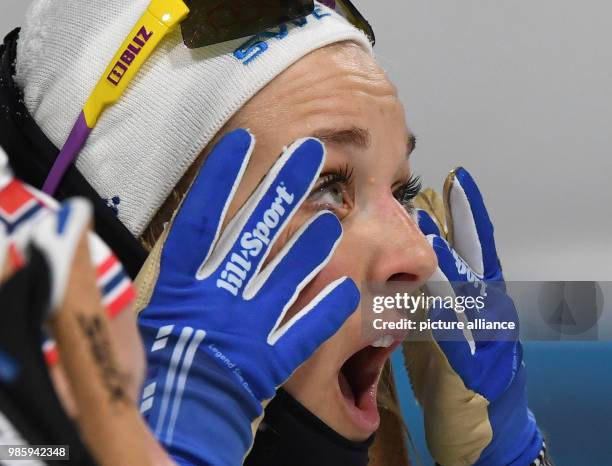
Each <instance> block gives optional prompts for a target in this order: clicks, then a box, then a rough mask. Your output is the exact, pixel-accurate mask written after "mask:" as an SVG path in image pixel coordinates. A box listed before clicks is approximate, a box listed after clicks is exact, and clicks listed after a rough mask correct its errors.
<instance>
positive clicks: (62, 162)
mask: <svg viewBox="0 0 612 466" xmlns="http://www.w3.org/2000/svg"><path fill="white" fill-rule="evenodd" d="M320 3H322V4H324V5H326V6H328V7H330V8H332V9H334V10H335V11H336V12H337V13H339V14H340V15H342V16H343V17H345V18H346V19H347V20H348V21H349V22H350V23H351V24H352V25H353V26H355V27H356V28H358V29H360V30H362V31H363V32H364V33H365V34H366V35H367V36H368V38H369V39H370V41H371V42H372V45H374V41H375V37H374V31H373V30H372V27H371V26H370V24H369V23H368V22H367V21H366V20H365V18H364V17H363V16H362V15H361V14H360V13H359V10H357V8H355V6H354V5H353V4H352V3H351V2H350V1H348V0H322V1H321V2H320ZM315 8H316V5H315V3H314V1H313V0H152V1H151V3H150V4H149V6H148V8H147V10H146V11H145V13H144V14H143V15H142V17H141V18H140V19H139V20H138V22H137V23H136V25H135V26H134V28H133V29H132V31H131V32H130V34H129V35H128V36H127V38H126V39H125V40H124V42H123V44H122V45H121V47H120V48H119V50H118V51H117V53H116V54H115V56H114V57H113V59H112V61H111V62H110V64H109V65H108V67H107V69H106V70H105V71H104V74H103V75H102V77H101V78H100V80H99V81H98V83H97V85H96V87H95V88H94V90H93V92H92V93H91V95H90V96H89V98H88V99H87V102H85V106H84V107H83V111H82V112H81V114H80V115H79V117H78V119H77V121H76V122H75V124H74V126H73V128H72V130H71V132H70V134H69V135H68V139H67V140H66V143H65V144H64V146H63V147H62V149H61V151H60V153H59V155H58V157H57V159H56V160H55V162H54V164H53V166H52V167H51V171H50V172H49V175H48V176H47V179H46V181H45V183H44V185H43V191H44V192H46V193H47V194H50V195H53V193H55V191H56V190H57V187H58V186H59V184H60V182H61V180H62V178H63V176H64V174H65V173H66V171H67V170H68V168H69V167H70V165H71V164H72V163H73V162H74V160H76V158H77V156H78V154H79V152H80V151H81V149H82V148H83V146H84V145H85V142H86V141H87V138H88V137H89V134H90V133H91V130H92V129H93V128H94V127H95V125H96V123H97V121H98V118H99V117H100V115H101V114H102V112H103V111H104V109H105V108H106V107H107V106H109V105H112V104H113V103H115V102H116V101H117V100H118V99H119V98H120V97H121V95H122V94H123V92H124V91H125V89H126V88H127V86H128V85H129V83H130V82H131V80H132V79H133V78H134V76H135V75H136V73H137V72H138V70H139V69H140V68H141V67H142V65H143V63H145V62H146V60H147V59H148V58H149V56H150V55H151V53H152V52H153V50H154V49H155V47H156V46H157V45H158V44H159V43H160V42H161V40H162V39H163V38H164V37H165V36H166V35H167V34H168V32H169V31H170V30H171V29H172V28H174V27H175V26H176V25H178V24H180V26H181V34H182V36H183V42H184V43H185V45H186V46H187V47H188V48H190V49H195V48H200V47H205V46H207V45H213V44H218V43H221V42H226V41H229V40H233V39H239V38H241V37H247V36H252V35H256V34H258V33H261V32H263V31H265V30H267V29H270V28H274V27H277V26H280V25H281V24H284V23H287V22H290V21H298V20H300V19H302V18H304V17H306V16H308V15H309V14H311V13H313V12H314V11H315Z"/></svg>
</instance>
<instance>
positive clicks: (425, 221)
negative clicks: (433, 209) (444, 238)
mask: <svg viewBox="0 0 612 466" xmlns="http://www.w3.org/2000/svg"><path fill="white" fill-rule="evenodd" d="M417 219H418V222H419V228H420V229H421V232H422V233H423V234H424V235H425V236H427V235H437V236H441V235H440V229H439V228H438V225H437V224H436V222H435V221H434V219H433V218H431V216H430V215H429V214H428V213H427V211H425V210H423V209H417Z"/></svg>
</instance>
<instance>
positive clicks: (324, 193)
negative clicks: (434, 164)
mask: <svg viewBox="0 0 612 466" xmlns="http://www.w3.org/2000/svg"><path fill="white" fill-rule="evenodd" d="M353 191H354V188H353V169H352V168H350V167H349V165H348V164H347V165H344V166H343V167H342V168H339V169H336V170H330V171H328V172H326V173H323V174H321V175H320V177H319V180H318V181H317V183H316V184H315V186H314V188H313V190H312V192H311V193H310V196H309V205H310V207H312V208H315V209H329V210H331V211H333V212H334V213H336V215H338V217H339V218H341V219H342V218H343V217H344V216H345V215H346V214H348V213H349V212H350V209H351V206H352V205H353V202H354V199H353V197H354V192H353ZM419 192H421V178H420V177H419V176H416V175H412V176H411V177H410V178H409V179H408V180H407V181H405V182H404V183H402V184H401V185H400V186H398V187H396V188H395V190H394V191H393V197H395V199H396V200H397V201H398V202H399V203H400V204H401V205H402V206H403V207H404V208H405V209H406V210H407V211H408V213H412V212H413V211H414V205H413V200H414V198H415V197H416V196H417V195H418V194H419ZM351 193H352V194H351Z"/></svg>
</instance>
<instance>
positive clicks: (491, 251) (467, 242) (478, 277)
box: [419, 168, 543, 466]
mask: <svg viewBox="0 0 612 466" xmlns="http://www.w3.org/2000/svg"><path fill="white" fill-rule="evenodd" d="M444 199H445V207H446V216H447V233H446V234H447V238H448V240H449V242H447V241H446V240H445V239H444V238H443V237H442V236H443V235H442V234H441V232H440V228H439V227H438V225H437V224H436V222H435V221H434V220H433V219H432V218H431V217H430V216H429V215H428V214H427V212H425V211H419V227H420V228H421V231H422V232H423V233H424V234H425V235H427V238H428V240H429V242H430V244H431V245H432V247H433V249H434V251H435V253H436V256H437V258H438V268H437V270H436V272H435V273H434V275H433V276H432V277H431V278H430V280H429V281H428V283H427V290H428V292H429V293H430V294H431V295H433V296H441V297H453V298H455V297H463V298H462V299H464V300H465V299H466V298H467V297H471V299H472V300H473V301H472V302H475V300H476V299H477V298H478V300H480V305H479V306H475V305H470V306H469V307H471V309H468V308H467V306H466V307H465V309H459V310H457V304H456V302H455V307H456V308H455V309H445V308H443V306H440V305H438V306H436V307H434V308H433V309H430V311H429V315H428V317H429V319H430V320H431V321H441V322H445V323H447V324H449V326H452V325H453V324H456V323H457V322H463V324H464V326H465V329H458V328H457V327H456V326H453V327H452V328H451V329H448V328H447V329H434V330H432V334H433V336H434V338H435V340H436V342H437V343H438V345H439V346H440V348H441V349H442V351H443V353H444V355H445V356H446V358H447V360H448V362H449V364H450V366H451V367H452V369H453V370H454V371H455V372H456V373H457V374H458V375H459V376H460V378H461V379H462V381H463V383H464V384H465V387H466V388H467V389H469V390H472V391H473V392H475V393H476V394H478V395H480V396H482V397H484V398H485V399H486V401H487V402H488V406H487V416H488V419H487V420H486V421H487V422H488V423H489V424H490V430H491V431H492V438H491V441H490V442H489V443H488V445H487V446H486V447H485V448H484V449H483V450H482V452H481V453H480V456H479V458H478V460H477V461H476V463H475V464H476V465H478V466H503V465H516V466H520V465H529V464H530V463H531V462H532V461H534V460H535V459H536V458H537V457H538V456H539V455H540V454H541V451H542V449H543V440H542V436H541V434H540V432H539V430H538V428H537V426H536V421H535V418H534V416H533V414H532V413H531V411H529V409H528V407H527V397H526V390H525V387H526V372H525V364H524V362H523V350H522V346H521V343H520V341H519V340H518V333H519V331H518V314H517V312H516V309H515V306H514V303H513V301H512V299H511V298H510V297H509V296H508V295H507V294H506V287H505V283H504V278H503V274H502V269H501V265H500V262H499V260H498V256H497V251H496V248H495V239H494V235H493V225H492V223H491V220H490V219H489V215H488V213H487V210H486V208H485V205H484V201H483V199H482V195H481V194H480V191H479V190H478V187H477V186H476V183H475V182H474V180H473V179H472V177H471V176H470V174H469V173H468V172H467V171H466V170H465V169H463V168H457V169H456V170H455V171H454V172H452V173H451V175H450V176H449V178H448V179H447V183H446V185H445V193H444ZM449 243H450V245H449ZM466 302H467V301H466ZM477 307H480V308H481V309H477ZM495 322H498V323H499V322H505V323H513V324H514V328H513V329H512V328H510V327H512V325H507V328H505V329H500V328H497V329H495V330H492V329H488V328H487V323H495ZM468 323H471V324H472V325H473V326H474V325H475V326H474V327H473V328H468Z"/></svg>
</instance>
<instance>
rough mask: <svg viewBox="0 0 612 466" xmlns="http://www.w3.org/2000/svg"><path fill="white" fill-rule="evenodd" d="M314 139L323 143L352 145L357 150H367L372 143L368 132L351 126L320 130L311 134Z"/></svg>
mask: <svg viewBox="0 0 612 466" xmlns="http://www.w3.org/2000/svg"><path fill="white" fill-rule="evenodd" d="M313 136H314V137H315V138H318V139H320V140H321V141H323V142H329V143H331V144H340V145H352V146H357V147H359V148H363V149H365V148H367V147H369V146H370V143H371V142H372V135H371V134H370V131H368V130H367V129H364V128H358V127H357V126H352V127H350V128H344V129H336V128H331V129H320V130H318V131H315V133H314V134H313Z"/></svg>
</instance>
